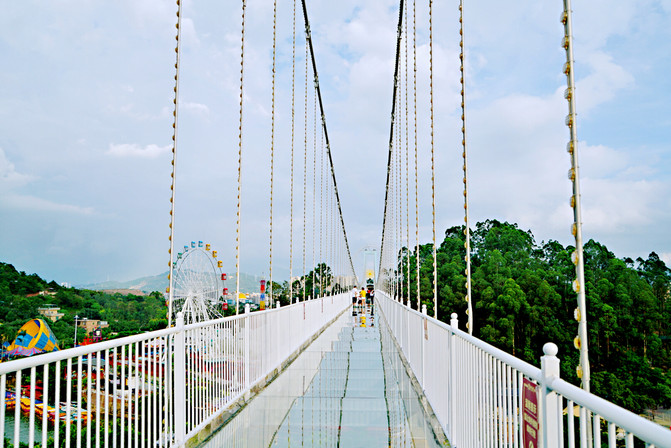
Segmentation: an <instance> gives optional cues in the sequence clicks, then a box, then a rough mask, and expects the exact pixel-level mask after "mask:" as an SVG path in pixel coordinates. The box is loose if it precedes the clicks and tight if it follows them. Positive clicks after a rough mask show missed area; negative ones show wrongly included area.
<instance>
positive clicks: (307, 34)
mask: <svg viewBox="0 0 671 448" xmlns="http://www.w3.org/2000/svg"><path fill="white" fill-rule="evenodd" d="M301 4H302V6H303V18H304V20H305V37H306V42H307V45H308V47H309V49H310V58H311V61H312V72H313V74H314V84H315V89H316V95H317V99H318V101H319V110H320V113H321V120H322V127H323V128H324V139H325V141H326V153H327V155H328V161H329V166H330V167H331V178H332V180H333V189H334V191H335V195H336V203H337V204H338V215H339V217H340V225H341V226H342V231H343V237H344V242H345V248H346V251H347V258H348V261H349V269H350V270H351V273H352V275H353V276H354V279H355V280H356V271H355V270H354V262H353V261H352V253H351V251H350V247H349V240H348V238H347V230H346V228H345V221H344V218H343V214H342V207H341V204H340V194H339V192H338V183H337V181H336V177H335V169H334V166H333V156H332V154H331V144H330V141H329V134H328V128H327V127H326V115H325V114H324V104H323V101H322V95H321V89H320V87H319V75H318V72H317V64H316V62H315V53H314V48H313V44H312V33H311V31H310V22H309V20H308V11H307V6H306V4H305V0H301Z"/></svg>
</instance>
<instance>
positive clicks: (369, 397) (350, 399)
mask: <svg viewBox="0 0 671 448" xmlns="http://www.w3.org/2000/svg"><path fill="white" fill-rule="evenodd" d="M364 316H365V322H362V318H361V317H353V316H352V315H351V312H349V311H348V312H347V313H345V314H343V315H342V316H341V317H340V318H339V319H338V320H337V321H336V322H335V323H334V324H333V325H331V326H330V327H329V328H328V329H326V330H325V331H324V333H322V334H321V335H320V336H319V338H318V339H316V340H315V342H313V343H312V344H311V345H310V346H309V347H308V348H307V349H306V350H305V351H304V352H303V353H302V354H301V355H300V356H299V357H298V358H297V359H296V360H295V361H294V362H293V363H292V364H291V365H290V366H289V367H288V368H287V369H286V370H285V371H284V372H283V373H282V374H281V375H280V376H279V377H278V378H277V379H276V380H275V381H273V383H271V384H270V385H269V386H268V387H267V388H266V389H265V390H264V391H263V392H261V393H260V394H259V395H258V396H257V397H256V398H254V399H253V400H252V402H251V403H250V404H249V405H248V406H247V407H245V408H244V409H243V410H242V411H241V412H240V413H239V414H238V415H237V416H236V417H235V418H234V419H233V420H232V421H231V422H229V423H228V424H227V425H226V426H224V427H223V428H222V429H221V430H219V431H218V432H217V433H216V434H214V435H213V436H212V438H211V439H210V440H208V441H207V442H206V444H205V446H207V447H222V446H255V447H256V446H258V447H261V446H273V447H275V446H277V447H289V446H333V447H335V446H344V447H359V446H361V447H373V446H394V447H397V446H398V447H411V446H415V447H437V446H439V444H438V442H437V441H436V437H435V435H434V432H433V430H432V429H431V426H430V424H429V423H428V422H427V419H426V416H425V414H424V410H423V408H422V406H421V404H420V401H419V398H418V396H417V394H416V393H415V391H414V389H413V388H412V386H411V385H410V379H409V378H408V376H407V374H406V372H405V369H404V368H403V366H402V364H401V362H400V359H399V357H398V353H396V351H395V347H394V345H393V344H392V342H391V339H390V336H389V333H388V331H387V329H386V328H380V327H378V326H377V325H376V324H377V322H376V321H375V316H371V314H370V313H369V312H367V313H366V314H365V315H364ZM362 325H367V326H362Z"/></svg>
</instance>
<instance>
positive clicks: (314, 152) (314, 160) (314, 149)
mask: <svg viewBox="0 0 671 448" xmlns="http://www.w3.org/2000/svg"><path fill="white" fill-rule="evenodd" d="M316 208H317V95H316V94H315V96H314V106H313V115H312V291H310V298H311V299H314V298H315V286H316V285H315V283H316V279H315V276H316V275H317V272H316V271H317V266H316V265H315V261H316V260H315V227H317V220H316V214H315V210H316Z"/></svg>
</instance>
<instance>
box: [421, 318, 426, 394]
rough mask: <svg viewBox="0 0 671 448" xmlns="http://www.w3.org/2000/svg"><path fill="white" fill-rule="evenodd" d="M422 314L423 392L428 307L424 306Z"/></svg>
mask: <svg viewBox="0 0 671 448" xmlns="http://www.w3.org/2000/svg"><path fill="white" fill-rule="evenodd" d="M422 314H423V315H424V319H423V321H422V327H423V328H422V330H421V331H422V335H421V337H422V383H421V384H422V390H426V334H425V331H426V305H422Z"/></svg>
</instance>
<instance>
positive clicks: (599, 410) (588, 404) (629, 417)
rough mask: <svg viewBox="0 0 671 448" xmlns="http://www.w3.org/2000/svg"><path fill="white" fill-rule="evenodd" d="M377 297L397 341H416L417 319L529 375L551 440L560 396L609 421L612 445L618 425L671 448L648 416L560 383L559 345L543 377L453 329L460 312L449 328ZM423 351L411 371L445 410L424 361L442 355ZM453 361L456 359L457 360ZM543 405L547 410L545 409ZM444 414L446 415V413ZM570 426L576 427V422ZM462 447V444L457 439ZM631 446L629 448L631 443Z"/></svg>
mask: <svg viewBox="0 0 671 448" xmlns="http://www.w3.org/2000/svg"><path fill="white" fill-rule="evenodd" d="M376 294H379V299H382V300H384V302H386V303H384V302H381V305H382V306H381V307H380V308H381V314H382V316H383V317H384V319H385V320H387V321H389V319H390V318H391V319H392V320H395V324H396V327H398V328H394V327H393V326H392V330H393V331H394V333H395V332H396V330H397V329H398V331H399V332H400V333H401V334H394V336H395V337H396V338H397V339H398V338H402V337H403V336H406V339H404V340H407V341H410V340H411V339H412V340H414V338H407V337H408V336H409V333H407V332H409V331H410V327H409V325H410V323H411V322H412V321H414V322H419V320H418V319H423V320H425V321H426V322H427V323H429V324H430V325H431V328H434V327H438V328H440V329H441V330H443V331H445V332H447V334H448V335H449V337H450V338H452V337H457V338H458V339H457V340H459V339H461V340H462V341H464V342H466V343H468V344H471V345H472V346H474V347H476V348H477V349H479V350H481V351H482V352H483V353H484V354H486V355H487V356H490V357H491V358H492V359H494V360H496V361H497V362H500V363H502V364H504V365H507V366H509V367H510V368H512V369H513V370H516V371H517V372H519V373H521V374H522V375H524V376H525V377H526V378H528V379H530V380H532V381H535V382H536V383H537V384H538V387H539V389H540V396H541V397H543V398H542V400H541V401H542V402H543V403H545V401H546V399H547V400H548V401H547V406H548V408H547V409H543V410H542V412H548V415H547V416H545V415H544V417H543V418H544V424H545V425H548V426H546V430H547V431H548V433H549V434H550V435H551V436H552V438H553V439H554V438H555V437H556V436H558V435H559V431H560V430H561V425H559V428H556V427H554V426H555V425H557V424H559V421H560V420H557V419H558V418H560V417H561V416H560V415H557V414H556V412H562V409H561V408H559V409H556V406H558V405H561V404H562V402H561V401H556V399H552V400H551V398H550V397H554V396H555V395H559V396H561V398H562V399H563V400H566V404H565V406H568V404H569V403H573V405H578V406H580V407H581V408H582V409H584V410H586V411H588V412H589V413H592V414H593V415H594V416H597V415H598V416H599V417H600V419H598V420H597V419H596V417H595V418H594V421H595V422H596V421H599V422H600V421H601V419H603V420H605V421H606V422H607V423H608V424H609V441H613V440H615V432H614V431H613V429H614V428H615V427H619V428H621V429H622V430H624V431H625V432H626V433H628V434H629V435H630V436H631V435H633V436H635V437H638V438H639V439H641V440H644V441H645V442H646V443H647V444H653V445H654V446H656V447H657V448H661V447H667V448H671V432H670V431H669V430H668V429H666V428H664V427H662V426H661V425H658V424H657V423H655V422H652V421H650V420H647V419H645V418H643V417H641V416H639V415H636V414H635V413H633V412H631V411H628V410H626V409H624V408H622V407H620V406H618V405H616V404H614V403H611V402H609V401H607V400H605V399H603V398H600V397H598V396H596V395H594V394H592V393H588V392H586V391H584V390H583V389H581V388H579V387H577V386H574V385H572V384H570V383H568V382H567V381H565V380H563V379H561V378H560V377H559V359H558V358H557V357H556V347H555V349H554V350H548V351H547V353H546V354H545V356H543V357H542V359H541V363H542V364H543V365H549V364H546V362H549V363H554V366H555V367H556V368H554V369H548V370H546V371H545V373H544V371H543V369H539V368H537V367H534V366H533V365H531V364H529V363H528V362H526V361H523V360H521V359H518V358H516V357H514V356H512V355H510V354H508V353H506V352H504V351H503V350H501V349H498V348H496V347H494V346H492V345H491V344H488V343H486V342H484V341H482V340H480V339H478V338H476V337H473V336H471V335H469V334H468V333H466V332H464V331H462V330H460V329H458V328H457V327H456V325H454V324H455V323H456V315H455V314H453V315H452V317H453V321H452V323H453V325H449V324H447V323H445V322H441V321H439V320H437V319H434V318H433V317H431V316H428V315H426V314H424V313H422V312H419V311H417V310H413V309H412V308H410V307H408V306H406V305H405V304H404V303H402V302H398V301H396V300H394V299H392V298H391V297H390V296H389V295H388V294H386V293H384V292H382V291H378V292H377V293H376ZM389 306H393V307H397V308H396V310H394V309H393V308H390V307H389ZM399 311H400V312H399ZM388 312H389V314H390V315H389V316H387V314H388ZM403 313H407V314H406V317H402V316H403ZM406 322H407V323H406ZM413 325H416V324H413ZM406 328H408V329H407V330H406ZM414 328H417V327H416V326H415V327H414ZM426 329H427V327H426V325H424V331H427V330H426ZM422 339H428V336H425V337H423V338H422ZM422 342H423V343H424V342H426V341H424V340H423V341H422ZM400 345H401V349H402V351H408V350H409V349H406V347H405V346H403V344H400ZM550 345H552V346H554V344H547V345H546V347H547V346H550ZM450 347H451V344H450V346H448V347H443V346H441V347H438V348H437V350H438V352H441V351H442V350H445V353H446V354H448V353H449V354H450V356H453V355H454V354H453V353H452V352H450V350H451V348H450ZM419 349H420V352H421V356H420V357H419V358H416V359H417V361H416V362H417V363H419V362H420V361H419V360H421V364H416V365H413V363H412V362H410V367H411V368H412V369H413V370H414V369H415V368H417V369H419V370H420V371H421V372H415V376H416V377H417V378H418V381H419V382H420V385H421V387H422V388H423V389H424V390H425V393H426V394H427V399H428V402H429V403H431V405H432V406H436V405H438V406H440V407H442V408H444V403H442V402H441V400H442V399H443V397H440V396H436V397H432V396H430V395H431V393H432V391H430V390H427V389H426V387H427V384H432V380H431V378H427V377H425V376H424V375H425V372H424V370H425V367H424V364H423V363H424V362H425V356H433V357H439V355H437V353H436V348H435V347H434V349H433V351H432V352H431V354H430V355H426V354H425V353H424V351H425V348H424V345H420V346H419ZM426 350H428V349H426ZM544 350H545V348H544ZM404 355H405V356H408V355H412V356H414V355H413V354H412V353H404ZM452 361H454V359H453V360H452ZM458 362H459V363H461V362H466V360H464V359H460V360H458ZM418 373H419V374H418ZM453 375H454V373H451V374H449V375H447V377H446V380H447V381H448V382H449V381H452V378H451V377H452V376H453ZM515 378H516V377H515ZM498 379H499V378H497V380H498ZM427 381H428V383H427ZM520 381H521V380H520ZM520 384H521V383H520ZM510 386H512V387H513V390H515V388H516V385H513V384H509V385H507V386H505V385H504V386H503V387H510ZM452 392H454V391H452ZM488 393H489V392H488ZM517 393H520V392H519V390H518V392H517ZM433 400H437V401H438V402H436V403H434V402H433ZM439 402H440V403H439ZM550 403H552V404H550ZM485 406H486V405H485ZM543 407H545V405H544V406H543ZM553 408H554V409H553ZM450 412H452V414H453V413H454V408H452V409H451V411H450ZM491 412H493V413H497V412H498V411H497V410H493V411H491ZM520 412H521V409H520ZM567 412H568V413H569V414H570V415H573V410H572V409H570V410H567ZM442 415H443V416H445V414H444V413H443V414H442ZM448 415H449V414H448ZM550 415H552V417H551V418H550ZM539 417H540V416H539ZM444 418H448V419H451V418H453V417H444ZM444 418H443V419H444ZM567 418H568V417H567ZM582 418H583V417H581V420H582ZM439 420H440V417H439ZM553 422H554V423H553ZM440 423H441V425H442V426H443V428H444V429H446V430H447V429H450V430H452V429H455V430H457V431H458V430H459V428H458V427H456V428H452V426H454V422H453V421H450V422H447V421H440ZM590 424H591V423H589V424H587V427H586V428H587V429H585V430H586V431H589V425H590ZM594 424H596V423H594ZM570 425H572V423H571V424H570ZM496 431H497V430H496V429H494V430H493V433H494V434H495V433H496ZM562 431H563V430H562ZM569 431H571V429H570V428H569ZM581 431H582V430H581ZM453 436H454V434H451V437H453ZM544 436H545V437H549V435H548V434H545V435H544ZM506 437H508V436H507V435H506ZM611 437H612V439H611ZM460 438H463V436H460ZM548 440H549V439H548ZM585 440H587V439H585ZM594 440H595V444H596V441H597V440H598V439H597V438H596V437H595V439H594ZM457 443H458V441H457ZM551 446H555V445H554V444H551ZM582 446H584V445H582ZM611 446H614V445H611ZM627 446H629V445H627Z"/></svg>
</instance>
